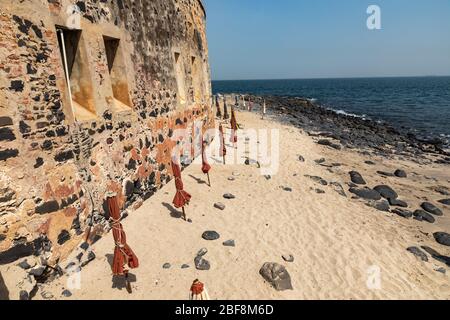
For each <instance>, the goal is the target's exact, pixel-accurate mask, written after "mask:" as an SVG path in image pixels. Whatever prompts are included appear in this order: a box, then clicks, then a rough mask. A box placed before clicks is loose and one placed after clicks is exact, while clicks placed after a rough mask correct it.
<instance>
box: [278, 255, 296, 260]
mask: <svg viewBox="0 0 450 320" xmlns="http://www.w3.org/2000/svg"><path fill="white" fill-rule="evenodd" d="M281 257H282V258H283V260H284V261H286V262H294V256H293V255H292V254H284V255H282V256H281Z"/></svg>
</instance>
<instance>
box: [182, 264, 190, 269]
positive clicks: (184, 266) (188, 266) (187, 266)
mask: <svg viewBox="0 0 450 320" xmlns="http://www.w3.org/2000/svg"><path fill="white" fill-rule="evenodd" d="M190 267H191V266H190V265H188V264H183V265H182V266H181V269H189V268H190Z"/></svg>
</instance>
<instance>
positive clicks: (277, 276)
mask: <svg viewBox="0 0 450 320" xmlns="http://www.w3.org/2000/svg"><path fill="white" fill-rule="evenodd" d="M259 274H260V275H261V276H262V277H263V278H264V280H266V281H267V282H269V283H270V284H271V285H272V286H273V287H274V288H275V289H276V290H277V291H284V290H292V289H293V288H292V283H291V276H290V275H289V273H288V272H287V270H286V268H285V267H283V266H282V265H280V264H278V263H269V262H267V263H265V264H264V265H263V266H262V268H261V269H260V270H259Z"/></svg>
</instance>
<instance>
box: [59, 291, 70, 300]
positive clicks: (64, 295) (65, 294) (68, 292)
mask: <svg viewBox="0 0 450 320" xmlns="http://www.w3.org/2000/svg"><path fill="white" fill-rule="evenodd" d="M61 295H62V296H63V297H66V298H69V297H71V296H72V292H70V291H69V290H64V291H63V292H62V293H61Z"/></svg>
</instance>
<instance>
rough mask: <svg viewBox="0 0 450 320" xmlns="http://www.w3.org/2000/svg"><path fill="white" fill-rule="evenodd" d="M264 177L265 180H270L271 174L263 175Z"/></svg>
mask: <svg viewBox="0 0 450 320" xmlns="http://www.w3.org/2000/svg"><path fill="white" fill-rule="evenodd" d="M264 178H266V180H270V179H272V176H271V175H265V176H264Z"/></svg>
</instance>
